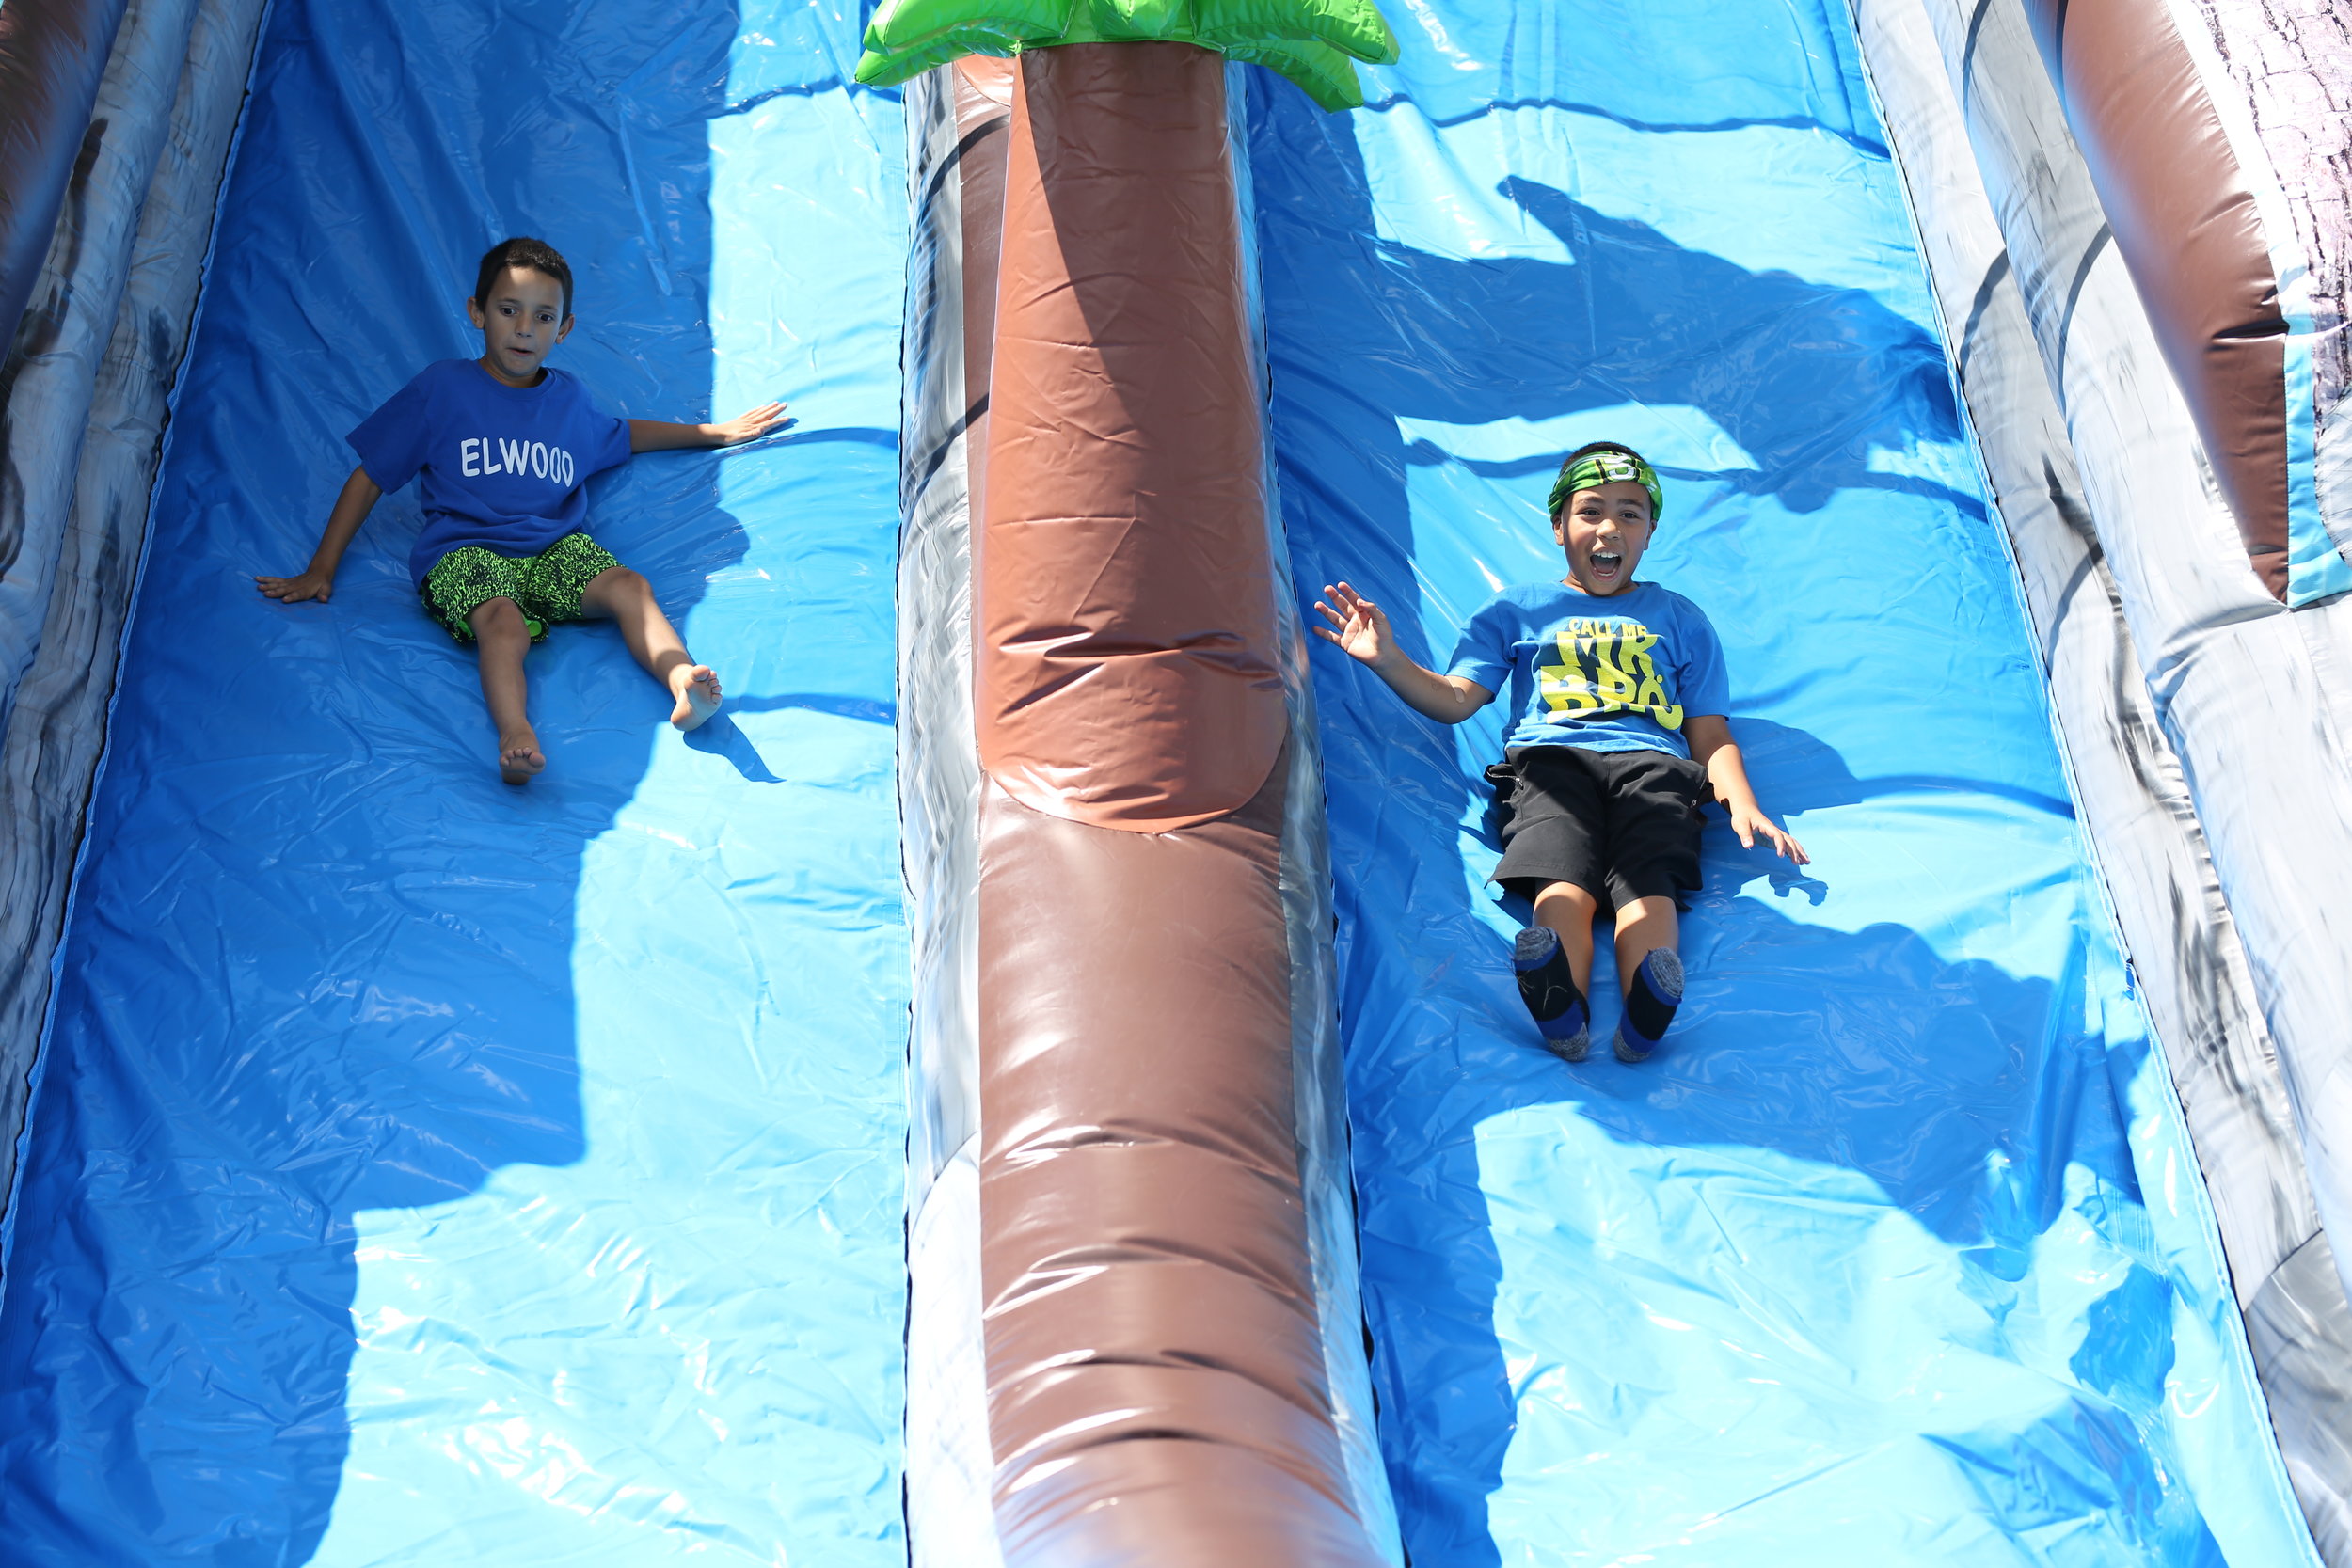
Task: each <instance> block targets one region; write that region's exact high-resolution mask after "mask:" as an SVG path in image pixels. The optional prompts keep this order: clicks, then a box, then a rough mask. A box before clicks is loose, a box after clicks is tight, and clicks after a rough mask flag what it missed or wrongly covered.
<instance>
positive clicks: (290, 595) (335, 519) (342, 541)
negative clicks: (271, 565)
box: [253, 467, 384, 604]
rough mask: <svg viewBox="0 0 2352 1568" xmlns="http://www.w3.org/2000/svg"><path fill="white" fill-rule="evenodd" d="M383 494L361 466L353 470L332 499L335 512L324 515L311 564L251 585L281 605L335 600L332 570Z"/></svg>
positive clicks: (261, 579)
mask: <svg viewBox="0 0 2352 1568" xmlns="http://www.w3.org/2000/svg"><path fill="white" fill-rule="evenodd" d="M383 494H384V492H383V491H382V490H381V489H379V488H377V486H376V483H375V481H373V479H370V478H369V477H368V470H367V469H366V468H365V467H358V468H354V469H352V470H351V477H350V478H349V479H347V480H344V481H343V493H342V495H340V496H337V497H336V498H335V509H334V510H333V511H332V512H329V513H328V514H327V515H326V531H325V532H323V533H321V534H320V535H319V547H318V548H317V549H315V550H312V551H311V552H310V565H308V566H306V567H304V568H303V569H302V572H301V574H300V575H299V576H296V577H291V578H263V577H257V578H254V579H253V582H254V585H255V586H256V587H258V588H260V589H261V591H262V593H264V594H268V595H269V596H270V597H271V598H273V599H276V600H278V601H279V602H280V603H282V604H300V603H301V602H302V601H303V600H305V599H316V600H318V601H319V603H321V604H325V603H326V601H327V600H328V599H330V598H332V597H334V595H335V568H336V567H337V566H339V565H341V564H342V559H343V551H345V550H347V549H349V548H350V547H351V541H352V537H353V535H355V534H357V533H358V531H359V525H360V524H361V523H364V522H366V521H367V520H368V512H369V509H370V508H372V507H373V506H374V505H375V503H376V499H377V498H379V497H380V496H382V495H383Z"/></svg>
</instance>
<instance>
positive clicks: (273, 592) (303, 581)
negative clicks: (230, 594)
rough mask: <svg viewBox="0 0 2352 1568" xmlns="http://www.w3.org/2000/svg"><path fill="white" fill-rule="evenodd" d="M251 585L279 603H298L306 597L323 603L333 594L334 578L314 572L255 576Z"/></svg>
mask: <svg viewBox="0 0 2352 1568" xmlns="http://www.w3.org/2000/svg"><path fill="white" fill-rule="evenodd" d="M253 585H254V586H255V587H257V588H259V589H260V590H261V591H262V593H263V594H267V595H269V596H270V597H271V598H273V599H276V600H277V601H278V603H280V604H300V603H302V602H303V601H304V600H306V599H316V600H318V602H319V603H321V604H325V603H326V601H327V600H329V599H331V598H333V597H334V596H335V579H334V578H329V577H322V576H320V575H319V574H318V573H316V572H304V573H303V574H301V575H300V576H299V577H291V578H263V577H257V578H254V579H253Z"/></svg>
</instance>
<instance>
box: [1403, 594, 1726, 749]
mask: <svg viewBox="0 0 2352 1568" xmlns="http://www.w3.org/2000/svg"><path fill="white" fill-rule="evenodd" d="M1446 673H1448V674H1452V675H1461V676H1463V677H1465V678H1466V679H1470V680H1474V681H1476V682H1477V683H1478V684H1479V685H1481V686H1483V687H1485V688H1486V689H1487V690H1489V691H1492V692H1494V693H1496V694H1497V695H1498V696H1501V695H1504V694H1505V693H1506V692H1507V694H1508V696H1509V698H1510V703H1511V712H1512V713H1513V714H1515V715H1517V716H1518V717H1517V718H1516V719H1515V720H1514V721H1513V722H1512V724H1511V727H1510V729H1509V730H1508V731H1507V732H1505V734H1504V736H1503V741H1502V744H1503V749H1504V750H1505V751H1509V752H1515V751H1518V749H1519V748H1520V747H1522V746H1584V747H1589V748H1591V749H1592V750H1593V751H1596V752H1635V751H1656V752H1672V753H1674V754H1675V755H1676V756H1678V757H1687V756H1689V755H1690V754H1691V746H1690V743H1689V742H1688V741H1686V740H1685V739H1683V737H1682V721H1683V718H1684V716H1685V715H1688V714H1692V713H1698V714H1709V713H1722V712H1724V709H1725V708H1727V707H1728V706H1729V705H1730V701H1731V689H1730V682H1729V680H1728V679H1727V678H1726V676H1725V675H1724V650H1723V644H1722V643H1720V642H1718V641H1716V640H1715V628H1714V627H1713V626H1709V625H1708V623H1707V617H1706V615H1705V614H1703V613H1701V611H1700V610H1699V607H1698V606H1696V605H1694V604H1692V602H1691V601H1690V600H1688V599H1686V598H1684V597H1683V596H1682V595H1681V594H1677V593H1675V592H1673V591H1672V590H1670V589H1665V588H1661V587H1659V586H1658V585H1657V584H1656V583H1654V582H1637V583H1634V584H1633V585H1632V586H1631V587H1629V588H1626V589H1624V590H1622V591H1621V592H1618V593H1615V594H1609V595H1607V596H1605V597H1596V596H1594V595H1593V594H1586V593H1583V592H1581V591H1580V590H1578V589H1574V588H1569V587H1566V586H1565V585H1563V584H1561V583H1557V582H1531V583H1525V584H1522V585H1520V586H1518V587H1516V588H1506V589H1504V590H1503V591H1502V593H1500V594H1496V595H1495V596H1494V597H1493V598H1491V599H1488V600H1487V601H1486V603H1485V604H1484V605H1482V606H1480V607H1479V610H1478V613H1477V614H1475V615H1472V616H1471V617H1470V625H1469V626H1465V627H1463V628H1462V641H1461V642H1460V643H1459V644H1458V645H1457V646H1456V647H1455V648H1454V664H1453V666H1452V668H1451V669H1449V670H1448V671H1447V672H1446Z"/></svg>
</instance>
